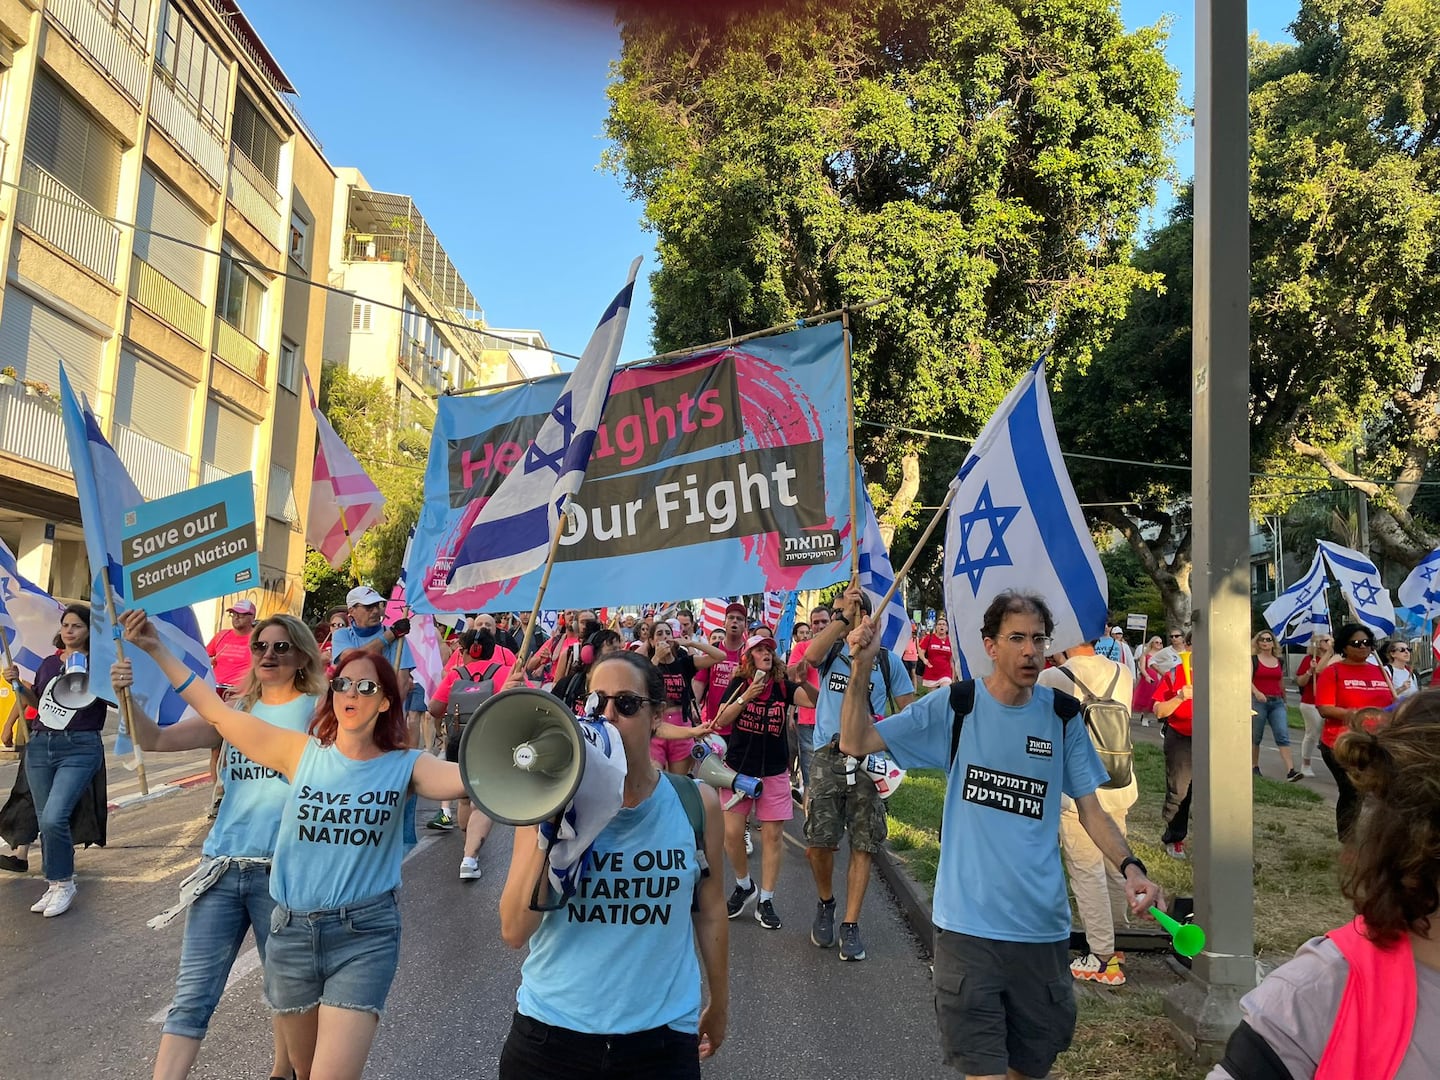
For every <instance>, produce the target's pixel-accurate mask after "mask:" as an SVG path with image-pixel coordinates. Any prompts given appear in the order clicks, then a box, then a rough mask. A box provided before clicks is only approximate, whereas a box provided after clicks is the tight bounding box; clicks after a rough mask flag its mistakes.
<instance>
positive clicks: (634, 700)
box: [585, 690, 650, 716]
mask: <svg viewBox="0 0 1440 1080" xmlns="http://www.w3.org/2000/svg"><path fill="white" fill-rule="evenodd" d="M612 701H613V702H614V703H615V711H616V712H618V713H619V714H620V715H621V716H634V715H635V714H636V713H638V712H639V711H640V710H641V709H642V708H644V707H645V706H646V705H648V704H650V699H649V698H647V697H642V696H641V695H640V694H636V693H633V692H632V691H629V690H622V691H620V693H618V694H602V693H601V692H600V691H598V690H592V691H591V692H590V696H589V697H587V698H586V699H585V715H586V716H600V715H601V714H603V713H604V712H605V708H606V706H608V705H609V704H610V702H612Z"/></svg>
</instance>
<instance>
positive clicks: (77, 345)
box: [0, 287, 105, 394]
mask: <svg viewBox="0 0 1440 1080" xmlns="http://www.w3.org/2000/svg"><path fill="white" fill-rule="evenodd" d="M104 347H105V342H104V341H102V340H101V339H100V337H99V336H98V335H97V334H95V333H94V332H92V331H90V330H87V329H86V328H85V327H83V326H81V325H80V324H79V323H76V322H72V321H71V320H70V319H67V318H66V317H65V316H64V315H61V314H60V313H59V312H58V311H55V310H54V309H52V308H49V307H46V306H45V305H44V304H42V303H40V301H38V300H36V299H34V298H32V297H31V296H30V294H29V293H24V292H21V291H20V290H19V289H17V288H14V287H11V288H7V289H6V290H5V306H4V309H3V310H0V367H6V366H9V367H13V368H15V370H16V371H17V372H18V374H19V375H20V377H21V378H22V379H30V380H31V381H33V382H42V383H44V384H45V385H46V386H48V387H50V389H51V390H55V391H58V390H59V389H60V361H61V360H62V359H63V360H64V361H65V372H66V374H67V375H69V376H70V384H71V385H72V386H74V387H75V389H76V390H83V391H85V392H86V393H87V394H93V393H95V386H96V382H97V381H98V379H99V376H100V356H101V353H102V351H103V350H104Z"/></svg>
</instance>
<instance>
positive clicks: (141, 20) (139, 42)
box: [95, 0, 150, 52]
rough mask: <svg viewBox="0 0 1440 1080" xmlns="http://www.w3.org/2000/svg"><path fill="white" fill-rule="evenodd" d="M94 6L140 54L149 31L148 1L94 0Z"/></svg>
mask: <svg viewBox="0 0 1440 1080" xmlns="http://www.w3.org/2000/svg"><path fill="white" fill-rule="evenodd" d="M95 6H96V7H98V8H99V9H100V11H101V12H102V13H103V14H104V15H105V17H106V18H107V19H109V20H110V23H111V24H112V25H113V26H114V27H115V29H117V30H119V31H120V32H121V33H122V34H124V35H125V36H127V37H128V38H129V39H130V40H131V41H132V42H133V43H134V44H135V45H136V46H137V47H138V48H139V49H140V51H141V52H144V51H145V35H146V34H147V33H149V30H150V0H95Z"/></svg>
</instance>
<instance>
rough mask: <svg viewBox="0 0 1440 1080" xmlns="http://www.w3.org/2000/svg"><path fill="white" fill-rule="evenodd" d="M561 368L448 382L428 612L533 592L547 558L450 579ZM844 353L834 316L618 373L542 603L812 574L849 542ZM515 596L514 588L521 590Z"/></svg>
mask: <svg viewBox="0 0 1440 1080" xmlns="http://www.w3.org/2000/svg"><path fill="white" fill-rule="evenodd" d="M565 378H566V377H565V376H563V375H561V376H552V377H550V378H547V379H542V380H539V381H537V382H535V383H532V384H530V385H528V386H521V387H516V388H514V389H511V390H505V391H501V392H499V393H495V394H490V395H478V396H475V397H445V396H442V397H441V398H440V399H439V401H438V407H439V413H438V416H437V418H436V422H435V429H434V435H433V439H432V443H431V450H430V461H429V465H428V467H427V469H426V473H425V505H424V508H423V509H422V511H421V514H420V521H419V524H418V525H417V527H416V535H415V543H414V546H413V549H412V552H411V559H410V562H409V564H408V565H407V567H406V571H407V576H408V580H409V581H411V582H418V583H420V584H421V586H422V587H420V588H416V589H414V590H413V591H412V593H411V604H412V606H413V607H414V609H415V610H417V611H429V612H448V611H477V610H482V609H484V608H486V607H489V606H494V605H495V604H496V603H511V604H513V603H521V602H524V601H525V600H526V599H527V598H533V597H534V595H535V591H536V589H537V587H538V583H539V573H540V572H539V571H534V572H532V573H530V574H526V575H524V576H522V577H519V578H514V579H510V580H507V581H501V582H496V583H492V584H487V585H482V586H477V587H475V588H473V589H466V590H463V591H454V590H452V591H450V593H449V595H446V586H447V578H448V577H449V576H450V568H451V566H452V565H453V561H454V556H455V553H456V551H457V549H458V547H459V545H460V543H461V542H462V540H463V538H464V536H465V535H466V532H467V530H468V527H469V524H470V522H472V521H474V519H475V517H476V516H477V515H478V513H479V510H480V507H481V506H483V502H484V500H485V499H486V498H488V497H489V496H490V495H491V494H492V493H493V492H494V491H495V489H496V488H497V487H498V486H499V484H500V481H501V480H502V479H503V478H504V477H505V476H506V475H508V473H509V472H510V470H511V469H513V468H515V467H517V466H518V465H520V464H521V463H522V458H523V456H524V454H525V451H526V448H527V447H528V446H529V445H530V444H531V442H532V441H533V439H534V437H535V434H536V432H537V431H539V429H540V425H541V423H542V422H543V421H544V420H545V418H546V417H547V416H548V415H549V414H550V411H551V409H552V408H553V407H554V406H555V402H556V399H557V397H558V395H559V393H560V388H561V387H562V386H563V385H564V383H565ZM845 402H846V397H845V369H844V363H843V353H842V348H841V328H840V327H839V326H838V325H835V324H830V325H825V326H818V327H813V328H810V329H805V330H796V331H792V332H790V333H786V334H780V335H777V336H775V337H769V338H763V339H759V340H755V341H750V342H746V343H745V344H744V345H743V346H739V347H730V348H725V349H719V350H715V351H712V352H708V353H702V354H700V355H698V356H696V357H693V358H690V359H687V360H682V361H679V362H675V363H669V364H663V365H660V364H657V365H651V366H637V367H632V368H626V369H622V370H620V371H617V372H616V373H615V376H614V379H613V382H612V383H611V391H610V396H609V398H608V400H607V402H606V407H605V413H604V417H603V420H602V422H601V424H600V427H599V430H598V432H597V435H596V439H595V445H594V449H593V451H592V453H591V456H590V462H589V466H588V468H587V470H586V478H585V482H584V484H583V485H582V486H581V488H580V490H579V493H578V494H577V495H575V496H573V497H572V498H571V500H570V506H569V509H568V511H567V514H566V524H565V526H564V532H563V533H562V536H561V540H560V546H559V551H558V554H557V556H556V560H555V566H554V568H553V570H552V576H551V578H550V583H549V591H548V592H547V593H546V602H547V604H548V605H553V606H557V607H561V608H565V607H572V606H592V605H595V604H598V603H604V602H613V601H614V600H615V599H617V598H623V597H648V596H684V595H688V594H689V593H690V592H692V591H693V589H694V585H695V581H696V577H697V574H699V573H701V572H702V571H703V575H704V577H705V579H706V581H707V582H708V583H709V584H711V585H713V586H714V587H715V588H716V590H717V591H724V592H728V593H732V594H733V593H751V592H763V591H764V590H767V589H784V590H789V589H811V588H819V587H822V586H825V585H828V584H831V583H832V582H834V581H835V580H836V579H837V577H840V576H843V575H844V574H845V567H844V565H843V564H844V560H845V559H846V558H847V557H848V555H849V551H850V521H849V509H848V501H849V490H850V481H849V466H848V461H847V457H846V442H845V430H846V404H845ZM512 598H513V599H512Z"/></svg>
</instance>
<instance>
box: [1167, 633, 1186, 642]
mask: <svg viewBox="0 0 1440 1080" xmlns="http://www.w3.org/2000/svg"><path fill="white" fill-rule="evenodd" d="M1184 636H1185V635H1184V634H1171V635H1170V640H1171V641H1178V640H1180V639H1181V638H1183V637H1184Z"/></svg>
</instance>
